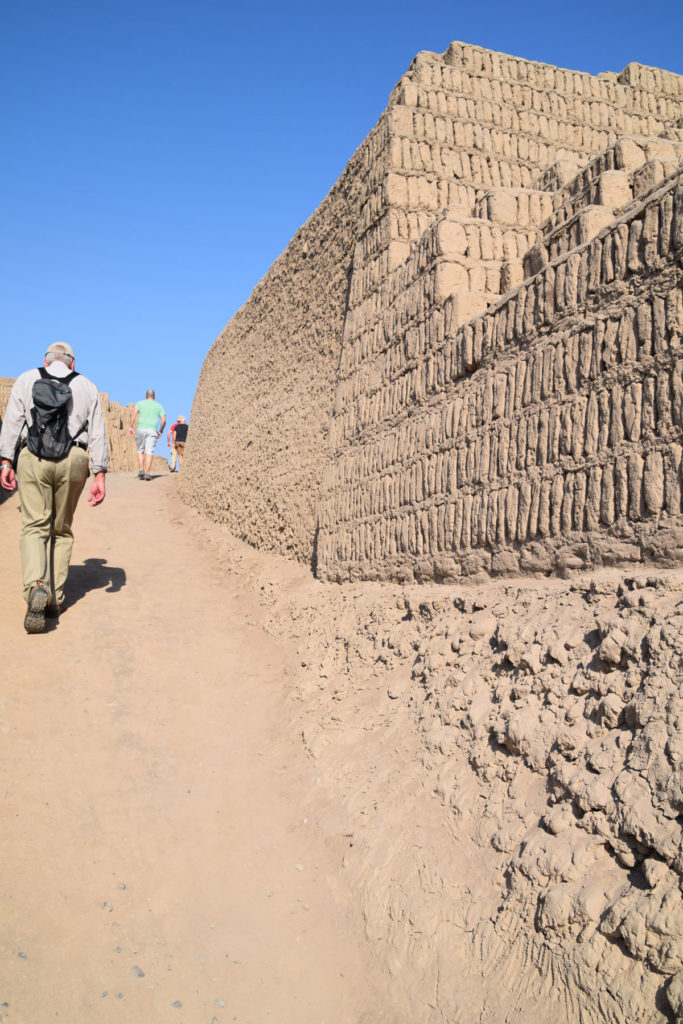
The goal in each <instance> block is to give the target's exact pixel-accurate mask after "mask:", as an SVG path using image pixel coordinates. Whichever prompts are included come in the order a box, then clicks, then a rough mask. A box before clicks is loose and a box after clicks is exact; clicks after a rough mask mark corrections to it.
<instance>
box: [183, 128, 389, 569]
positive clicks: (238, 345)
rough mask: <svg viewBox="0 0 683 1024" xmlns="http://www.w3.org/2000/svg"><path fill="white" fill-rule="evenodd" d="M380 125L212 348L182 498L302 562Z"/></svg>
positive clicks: (382, 139) (195, 411)
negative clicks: (358, 237)
mask: <svg viewBox="0 0 683 1024" xmlns="http://www.w3.org/2000/svg"><path fill="white" fill-rule="evenodd" d="M387 139H388V134H387V132H386V128H385V126H384V125H383V124H380V125H379V126H378V127H377V128H375V130H374V131H373V132H372V133H371V134H370V136H369V137H368V138H367V139H366V140H365V142H364V143H363V145H362V146H361V147H360V149H359V150H358V151H357V153H356V154H355V155H354V157H353V158H352V160H351V161H350V163H349V165H348V167H347V168H346V171H345V172H344V174H343V175H342V177H341V178H340V179H339V181H338V182H337V183H336V185H335V186H334V188H333V189H332V191H331V192H330V194H329V195H328V196H327V198H326V199H325V200H324V202H323V203H322V204H321V206H320V207H319V209H318V210H317V211H316V212H315V213H314V214H313V216H312V217H311V218H310V219H309V220H308V221H307V222H306V223H305V224H304V226H303V227H302V228H301V229H300V230H299V231H298V232H297V233H296V235H295V236H294V238H293V239H292V241H291V242H290V244H289V246H288V248H287V250H286V252H285V253H283V254H282V255H281V256H280V257H279V258H278V259H277V260H276V261H275V263H274V264H273V266H272V267H271V268H270V270H269V271H268V273H267V274H266V276H265V277H264V278H263V280H262V281H261V282H260V283H259V284H258V285H257V286H256V288H255V289H254V291H253V293H252V295H251V297H250V299H249V301H248V302H247V303H246V304H245V305H244V306H243V307H242V308H241V309H240V310H239V311H238V312H237V313H236V314H235V316H234V317H233V318H232V320H231V321H230V323H229V324H228V325H227V327H226V328H225V330H224V331H223V333H222V334H221V335H220V337H219V338H218V339H217V340H216V342H215V343H214V345H213V347H212V348H211V350H210V352H209V353H208V355H207V357H206V360H205V362H204V365H203V367H202V371H201V374H200V378H199V383H198V387H197V392H196V396H195V400H194V404H193V407H192V434H191V442H190V443H189V444H188V449H187V452H186V458H185V460H184V462H183V473H182V475H181V477H180V479H179V487H180V492H181V494H182V496H183V499H184V500H185V501H186V502H188V503H189V504H191V505H193V506H195V507H196V508H197V509H198V510H199V511H200V512H202V513H203V514H204V515H207V516H208V517H209V518H211V519H213V520H214V521H216V522H220V523H224V524H226V525H227V526H228V527H229V529H230V531H231V532H232V533H233V534H235V535H236V536H238V537H240V538H241V539H243V540H246V541H248V542H249V543H250V544H253V545H255V546H257V547H264V548H266V549H270V550H275V551H278V552H280V553H281V554H285V555H288V556H289V557H293V558H296V559H298V560H300V561H303V562H306V563H308V564H310V563H311V562H312V561H314V559H315V554H314V547H315V526H316V518H317V503H318V499H319V491H320V483H321V478H322V470H323V465H324V460H325V456H326V452H327V446H328V428H329V413H330V405H331V401H332V394H333V391H334V386H335V382H336V373H337V366H338V362H339V351H340V345H341V334H342V330H343V324H344V316H345V312H346V303H347V293H348V279H349V274H350V269H351V262H352V256H353V247H354V244H355V241H356V238H357V235H358V231H359V227H358V222H359V217H360V212H361V209H362V208H363V204H364V203H365V202H366V199H367V196H368V192H369V190H370V189H372V188H374V187H376V186H377V184H378V183H379V182H381V179H382V176H383V173H384V166H385V163H386V153H385V150H386V145H387Z"/></svg>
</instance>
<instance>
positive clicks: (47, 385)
mask: <svg viewBox="0 0 683 1024" xmlns="http://www.w3.org/2000/svg"><path fill="white" fill-rule="evenodd" d="M39 370H40V377H39V378H38V380H36V381H35V382H34V384H33V409H32V411H31V416H32V422H31V423H29V426H28V434H27V436H26V444H27V446H28V450H29V451H30V452H32V454H33V455H37V456H38V458H39V459H51V460H53V461H55V462H57V461H59V460H60V459H63V458H65V457H66V456H67V455H68V454H69V452H70V451H71V448H72V446H73V443H74V437H77V436H78V434H79V433H80V430H78V431H77V432H76V434H75V435H74V437H72V436H71V434H70V433H69V410H68V408H67V406H68V403H69V399H70V398H71V388H70V387H69V384H70V383H71V381H72V380H73V379H74V377H77V376H78V374H77V373H76V371H75V370H72V372H71V373H69V374H67V376H66V377H51V376H50V374H49V373H48V372H47V371H46V370H45V369H44V368H43V367H42V366H41V367H40V368H39ZM83 426H85V424H84V425H83ZM82 429H83V427H81V430H82Z"/></svg>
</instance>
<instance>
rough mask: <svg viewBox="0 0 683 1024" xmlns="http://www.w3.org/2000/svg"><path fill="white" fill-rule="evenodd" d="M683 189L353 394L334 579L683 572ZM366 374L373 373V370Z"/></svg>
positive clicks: (327, 519)
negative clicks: (676, 563)
mask: <svg viewBox="0 0 683 1024" xmlns="http://www.w3.org/2000/svg"><path fill="white" fill-rule="evenodd" d="M682 253H683V187H682V186H681V179H680V176H676V177H674V178H673V179H672V180H671V181H669V182H668V183H667V184H666V186H665V187H664V188H662V189H661V190H659V191H657V192H655V193H654V194H653V195H651V196H649V197H648V198H647V200H646V201H644V202H641V203H639V204H637V205H636V206H635V207H634V208H632V209H631V210H630V212H629V213H628V215H626V216H624V217H622V218H621V219H619V220H617V221H615V223H614V224H613V225H612V226H611V227H609V228H607V229H605V230H603V231H602V232H601V233H600V235H599V236H598V237H597V238H596V239H595V240H594V241H593V242H591V243H589V244H587V245H585V246H583V247H581V248H579V249H577V250H575V251H573V252H572V253H570V254H568V255H566V256H564V257H562V258H561V259H559V260H556V261H553V262H552V263H550V264H548V265H547V266H546V267H545V268H544V269H543V271H541V272H540V273H539V274H538V275H537V276H536V277H535V278H533V279H531V280H529V281H528V282H527V283H525V284H524V285H523V286H522V287H520V288H519V289H518V290H517V291H516V292H513V293H511V294H510V295H509V296H508V297H507V298H506V299H505V300H503V301H500V302H499V303H498V304H496V305H495V306H494V307H492V308H491V309H490V310H489V311H488V312H487V313H486V314H485V315H484V316H482V317H480V318H478V319H477V320H474V321H472V322H471V323H469V324H467V325H464V326H462V327H460V328H458V329H457V330H456V331H452V330H451V328H450V326H449V317H450V316H452V301H451V300H449V301H446V303H445V304H444V306H443V308H442V310H440V311H439V310H437V312H436V314H434V313H432V315H431V317H428V318H420V317H419V309H418V308H417V307H415V308H414V314H415V322H413V323H412V324H411V325H409V326H408V327H407V328H406V329H404V330H403V331H396V330H395V331H394V332H392V335H391V340H390V342H389V343H388V344H386V345H385V346H384V347H383V348H382V349H381V350H380V351H378V352H377V353H376V354H374V355H373V360H372V366H371V369H370V370H369V371H368V360H367V358H366V357H365V358H364V353H362V352H361V353H360V354H359V357H358V361H357V362H356V365H355V366H353V367H352V370H351V373H350V374H349V376H348V378H347V380H346V382H345V386H341V385H340V388H339V391H338V395H337V409H336V416H335V420H334V424H333V444H334V445H335V451H336V457H335V458H334V459H333V460H332V461H331V463H330V466H329V467H328V471H327V474H326V480H325V486H324V492H323V499H322V510H321V528H320V537H319V566H320V571H321V575H323V576H325V577H326V578H330V579H348V578H354V577H359V576H363V577H365V578H367V577H375V578H388V577H398V578H406V579H407V578H410V579H413V578H418V579H431V578H437V579H452V578H457V577H458V576H460V575H462V574H471V573H476V572H478V571H482V570H484V571H487V572H493V573H496V572H513V571H520V570H523V571H527V572H534V571H542V572H548V571H551V570H553V569H556V570H560V571H561V570H565V569H568V568H579V567H582V566H587V565H591V564H596V563H603V562H607V563H610V562H615V561H629V560H631V561H640V560H641V559H642V558H644V557H654V558H656V557H658V556H662V557H666V558H671V557H674V558H679V557H680V556H681V554H683V549H682V548H681V541H683V531H682V530H681V519H680V513H681V454H682V452H683V448H682V447H681V442H682V441H683V436H682V428H683V336H682V335H683V293H682V284H681V282H682V278H683V273H682V271H681V255H682ZM359 364H360V365H359Z"/></svg>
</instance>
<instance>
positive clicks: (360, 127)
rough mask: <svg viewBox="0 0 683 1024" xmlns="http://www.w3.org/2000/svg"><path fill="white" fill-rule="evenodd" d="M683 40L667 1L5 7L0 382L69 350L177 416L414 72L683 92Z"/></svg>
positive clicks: (78, 0)
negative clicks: (511, 64)
mask: <svg viewBox="0 0 683 1024" xmlns="http://www.w3.org/2000/svg"><path fill="white" fill-rule="evenodd" d="M682 30H683V3H682V2H681V0H661V2H656V0H654V2H652V3H650V4H647V5H644V4H642V3H641V2H640V0H639V2H637V3H636V2H633V0H625V2H619V3H618V2H611V0H609V2H605V0H597V2H596V0H593V2H588V0H576V2H574V3H571V4H560V3H548V2H543V3H540V2H538V0H531V2H529V3H522V4H513V3H510V0H505V2H503V0H489V2H487V3H484V2H479V3H477V2H473V3H468V4H465V3H459V2H451V3H445V2H442V0H427V2H424V0H423V2H416V0H410V2H407V0H393V2H377V0H366V2H360V0H345V2H343V3H338V4H326V3H325V2H324V0H321V2H298V0H293V2H291V3H272V2H270V0H267V2H262V3H259V2H253V0H252V2H249V0H238V2H235V0H233V2H225V0H223V2H219V0H163V2H161V0H115V2H111V0H22V2H21V3H19V2H18V0H14V2H13V0H6V3H5V4H4V5H3V11H2V15H1V16H0V95H1V96H2V100H1V101H0V118H1V123H0V138H1V140H2V150H1V153H2V155H1V158H0V186H1V202H2V215H1V220H0V233H1V235H2V238H3V243H4V244H3V246H2V255H0V376H9V377H14V376H16V375H17V374H18V373H20V372H21V371H22V370H25V369H27V368H29V367H30V366H35V365H37V364H38V362H39V360H40V358H41V356H42V354H43V352H44V351H45V348H46V347H47V345H48V344H49V343H50V342H52V341H57V340H64V341H69V342H70V343H71V345H72V346H73V348H74V350H75V352H76V357H77V368H78V369H80V370H81V371H82V372H83V373H85V374H86V375H87V376H89V377H91V378H92V379H93V380H95V381H96V383H97V385H98V387H99V388H100V390H101V391H107V392H109V394H110V397H111V398H112V399H113V400H115V401H119V402H122V403H127V402H131V401H136V400H137V399H139V398H143V397H144V393H145V390H146V389H147V388H148V387H153V388H156V392H157V397H158V399H159V400H160V401H161V402H162V404H164V405H165V406H166V410H167V413H168V415H169V417H171V419H170V422H173V419H175V417H176V416H177V415H178V414H179V413H183V414H185V415H186V416H189V415H190V409H191V404H192V398H193V395H194V391H195V388H196V383H197V378H198V376H199V371H200V369H201V365H202V361H203V359H204V357H205V355H206V353H207V352H208V350H209V348H210V346H211V344H212V342H213V340H214V339H215V338H216V336H217V335H218V334H219V333H220V331H221V330H222V329H223V327H224V326H225V324H226V323H227V322H228V320H229V319H230V317H231V316H232V315H233V313H234V312H235V311H236V310H237V309H238V308H239V307H240V306H241V305H242V303H243V302H244V301H245V300H246V299H247V298H248V297H249V294H250V292H251V291H252V289H253V288H254V286H255V285H256V284H257V283H258V281H259V279H260V278H261V277H262V276H263V275H264V274H265V272H266V271H267V270H268V267H269V266H270V264H271V263H272V262H273V260H274V259H275V258H276V257H277V256H278V255H279V253H280V252H282V250H283V249H284V248H285V247H286V245H287V243H288V242H289V239H290V238H291V237H292V235H293V234H294V233H295V232H296V230H297V229H298V228H299V227H300V226H301V224H303V223H304V221H305V220H306V219H307V218H308V217H309V216H310V215H311V213H313V211H314V210H315V209H316V207H317V206H318V204H319V203H320V202H321V200H322V199H323V198H324V197H325V195H326V194H327V192H328V191H329V190H330V188H331V187H332V185H333V184H334V182H335V181H336V179H337V178H338V177H339V175H340V174H341V172H342V170H343V169H344V166H345V165H346V163H347V161H348V159H349V158H350V156H351V155H352V153H353V152H354V150H355V149H356V148H357V147H358V145H360V143H361V142H362V140H363V139H364V137H365V136H366V135H367V133H368V132H369V131H370V129H371V128H372V127H373V125H374V124H375V123H376V121H377V119H378V117H379V115H380V114H381V112H382V111H383V110H384V108H385V106H386V103H387V99H388V96H389V93H390V92H391V89H392V88H393V86H394V84H395V83H396V81H397V80H398V79H399V78H400V77H401V75H402V74H403V73H404V71H405V70H406V69H407V67H408V65H409V64H410V62H411V60H412V59H413V57H414V56H415V54H416V53H418V51H420V50H434V51H437V52H439V53H441V52H443V51H444V50H445V49H446V48H447V47H448V45H449V43H450V42H451V41H452V40H454V39H457V40H461V41H463V42H468V43H473V44H476V45H479V46H485V47H488V48H490V49H494V50H501V51H503V52H505V53H510V54H515V55H517V56H521V57H527V58H530V59H532V60H540V61H545V62H547V63H550V64H555V65H558V66H561V67H568V68H576V69H578V70H582V71H589V72H591V73H593V74H595V73H597V72H598V71H620V70H621V69H622V68H623V67H624V66H625V65H626V64H628V63H629V62H630V61H639V62H641V63H643V64H651V65H655V66H657V67H663V68H667V69H668V70H670V71H675V72H678V73H679V74H683V47H682V46H681V40H682V39H683V31H682ZM165 450H166V449H165V446H164V448H163V449H162V448H160V449H159V451H160V452H161V451H164V452H165Z"/></svg>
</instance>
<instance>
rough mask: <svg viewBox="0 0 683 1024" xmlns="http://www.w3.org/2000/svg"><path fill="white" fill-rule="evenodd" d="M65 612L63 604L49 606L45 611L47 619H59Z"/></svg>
mask: <svg viewBox="0 0 683 1024" xmlns="http://www.w3.org/2000/svg"><path fill="white" fill-rule="evenodd" d="M63 611H64V605H63V604H49V605H48V606H47V608H46V609H45V618H46V619H58V618H59V616H60V615H61V614H62V612H63Z"/></svg>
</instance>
